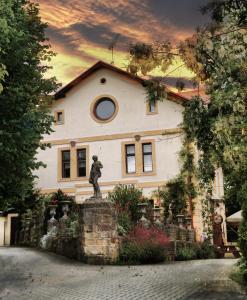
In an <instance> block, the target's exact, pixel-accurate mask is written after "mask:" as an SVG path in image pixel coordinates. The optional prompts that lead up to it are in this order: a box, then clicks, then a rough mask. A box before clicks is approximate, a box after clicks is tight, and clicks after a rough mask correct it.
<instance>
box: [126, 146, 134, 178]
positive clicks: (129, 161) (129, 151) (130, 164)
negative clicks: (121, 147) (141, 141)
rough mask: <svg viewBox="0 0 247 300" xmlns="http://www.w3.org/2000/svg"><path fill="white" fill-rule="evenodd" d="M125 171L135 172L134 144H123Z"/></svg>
mask: <svg viewBox="0 0 247 300" xmlns="http://www.w3.org/2000/svg"><path fill="white" fill-rule="evenodd" d="M125 155H126V173H128V174H130V173H135V172H136V155H135V145H125Z"/></svg>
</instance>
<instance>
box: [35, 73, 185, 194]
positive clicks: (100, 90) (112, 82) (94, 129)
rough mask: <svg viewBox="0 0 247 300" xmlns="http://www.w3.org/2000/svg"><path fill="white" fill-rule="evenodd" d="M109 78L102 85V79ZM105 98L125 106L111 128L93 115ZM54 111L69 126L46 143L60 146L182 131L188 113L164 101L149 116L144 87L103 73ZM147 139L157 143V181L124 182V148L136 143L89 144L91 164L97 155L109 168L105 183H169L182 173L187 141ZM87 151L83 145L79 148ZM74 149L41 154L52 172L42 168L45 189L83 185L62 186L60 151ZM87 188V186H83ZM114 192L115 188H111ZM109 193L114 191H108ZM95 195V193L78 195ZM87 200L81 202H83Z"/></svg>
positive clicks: (56, 104)
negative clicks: (181, 155)
mask: <svg viewBox="0 0 247 300" xmlns="http://www.w3.org/2000/svg"><path fill="white" fill-rule="evenodd" d="M102 77H104V78H106V84H104V85H102V84H101V83H100V79H101V78H102ZM100 95H109V96H113V97H114V98H115V99H116V100H117V102H118V105H119V111H118V114H117V116H116V117H115V118H114V119H113V120H112V121H111V122H109V123H97V122H96V121H95V120H93V118H92V117H91V115H90V106H91V103H92V102H93V101H94V99H95V98H97V97H99V96H100ZM52 110H53V111H56V110H64V114H65V123H64V125H57V126H54V130H55V132H53V133H52V134H51V135H49V136H45V137H44V140H45V141H58V140H63V139H70V140H76V139H77V138H85V137H91V136H93V137H100V136H101V135H112V134H121V133H133V132H140V131H142V132H143V131H150V130H164V129H172V128H177V127H178V126H179V124H180V123H181V122H182V111H183V107H182V105H180V104H177V103H174V102H171V101H168V100H166V101H164V102H162V103H158V114H156V115H147V114H146V90H145V89H144V88H143V87H142V85H141V84H139V83H137V82H135V81H133V80H130V79H126V77H124V76H122V75H119V74H118V73H116V72H113V71H110V70H107V69H101V70H99V71H97V72H95V73H94V74H92V75H91V76H89V77H88V78H87V79H86V80H84V81H83V82H82V83H80V84H78V85H77V86H76V87H74V88H73V89H72V90H71V91H70V92H68V93H67V95H66V97H65V98H63V99H60V100H57V101H55V102H54V105H53V108H52ZM145 139H154V140H155V148H156V164H157V174H156V175H154V176H140V177H128V178H127V179H126V178H125V179H124V178H123V177H122V170H121V143H122V142H124V141H131V140H132V141H134V139H133V138H132V139H128V138H127V139H116V140H107V141H95V142H88V143H85V145H88V146H89V155H90V164H91V156H92V155H93V154H96V155H98V156H99V160H100V161H101V162H102V163H103V166H104V168H103V171H102V178H101V179H100V181H101V182H110V181H116V180H136V181H138V182H157V181H167V180H169V179H171V178H173V177H174V176H176V175H177V174H178V173H179V164H178V153H179V151H180V148H181V135H180V136H179V135H178V134H175V135H173V136H171V135H169V136H161V135H156V136H145V137H142V139H141V141H143V140H145ZM81 145H84V144H82V143H77V144H76V146H81ZM68 146H69V143H67V144H62V143H61V145H53V146H52V148H51V149H47V150H46V151H40V152H39V154H38V159H39V160H41V161H43V162H44V163H46V164H47V168H46V169H44V168H40V169H39V171H38V172H36V175H38V177H39V180H38V181H37V187H38V188H40V189H58V188H75V187H76V185H77V184H78V183H80V182H78V181H68V182H58V180H57V179H58V174H57V170H58V149H59V148H63V147H68ZM81 182H82V183H83V182H84V181H81ZM111 188H112V187H111ZM102 189H103V190H104V189H105V190H106V189H109V187H107V186H105V188H103V187H102ZM86 190H87V191H91V190H92V188H91V187H85V188H82V189H78V192H79V191H82V192H83V191H86ZM152 190H154V188H152V189H151V188H145V189H144V194H146V195H150V193H151V191H152ZM82 198H83V197H81V196H80V197H79V198H78V197H77V199H79V200H81V199H82Z"/></svg>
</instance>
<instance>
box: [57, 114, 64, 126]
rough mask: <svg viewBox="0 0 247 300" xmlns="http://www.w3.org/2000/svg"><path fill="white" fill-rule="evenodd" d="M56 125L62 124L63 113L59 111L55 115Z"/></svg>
mask: <svg viewBox="0 0 247 300" xmlns="http://www.w3.org/2000/svg"><path fill="white" fill-rule="evenodd" d="M57 123H58V124H62V123H63V113H62V112H61V111H60V112H58V113H57Z"/></svg>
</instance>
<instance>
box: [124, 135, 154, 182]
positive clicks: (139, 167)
mask: <svg viewBox="0 0 247 300" xmlns="http://www.w3.org/2000/svg"><path fill="white" fill-rule="evenodd" d="M143 144H151V145H152V166H153V170H152V171H150V172H144V171H143V170H144V168H143V156H142V147H143V146H142V145H143ZM126 145H135V156H136V160H135V162H136V172H135V173H127V166H126ZM121 147H122V152H121V155H122V177H136V176H154V175H156V149H155V140H154V139H146V140H141V141H139V142H137V141H135V140H132V141H126V142H122V146H121Z"/></svg>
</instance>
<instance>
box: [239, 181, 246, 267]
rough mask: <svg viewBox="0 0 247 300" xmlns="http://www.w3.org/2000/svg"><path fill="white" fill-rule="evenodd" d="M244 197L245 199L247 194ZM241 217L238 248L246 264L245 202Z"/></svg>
mask: <svg viewBox="0 0 247 300" xmlns="http://www.w3.org/2000/svg"><path fill="white" fill-rule="evenodd" d="M246 185H247V184H246ZM245 196H246V197H247V193H246V194H245ZM242 215H243V221H242V223H241V225H240V228H239V246H240V249H241V252H242V255H243V257H244V259H245V260H246V262H247V200H245V202H244V205H243V213H242Z"/></svg>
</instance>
